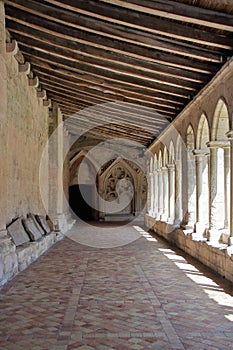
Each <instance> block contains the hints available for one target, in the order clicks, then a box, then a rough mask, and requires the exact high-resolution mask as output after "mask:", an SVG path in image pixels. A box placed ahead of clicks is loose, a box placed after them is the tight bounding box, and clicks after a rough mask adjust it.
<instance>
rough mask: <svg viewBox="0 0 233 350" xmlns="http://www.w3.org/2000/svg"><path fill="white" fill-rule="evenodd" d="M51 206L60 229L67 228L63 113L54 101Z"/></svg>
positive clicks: (63, 230) (50, 135) (50, 151)
mask: <svg viewBox="0 0 233 350" xmlns="http://www.w3.org/2000/svg"><path fill="white" fill-rule="evenodd" d="M49 120H50V125H49V149H48V153H49V208H48V214H49V216H50V218H51V219H52V221H53V222H54V225H55V228H56V230H58V231H62V232H65V231H66V230H67V222H66V216H65V213H64V193H63V162H64V156H63V137H64V135H63V123H62V114H61V111H60V109H59V107H58V105H57V104H56V103H54V105H53V108H52V111H51V112H50V116H49Z"/></svg>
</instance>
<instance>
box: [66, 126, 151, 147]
mask: <svg viewBox="0 0 233 350" xmlns="http://www.w3.org/2000/svg"><path fill="white" fill-rule="evenodd" d="M67 127H68V129H69V130H71V132H72V131H73V133H75V132H77V131H78V132H80V128H81V130H83V128H84V130H85V123H80V126H78V125H70V124H68V125H67ZM85 134H92V135H93V134H94V135H97V136H98V138H99V135H100V134H101V135H102V136H103V135H105V136H107V137H111V138H114V139H115V138H126V139H127V140H133V141H135V142H137V143H140V144H141V143H143V144H145V143H146V144H147V143H148V142H151V140H152V139H153V137H154V135H150V134H149V133H148V135H144V134H143V135H141V134H140V133H137V134H136V133H133V132H131V133H130V132H127V131H125V130H124V129H119V128H118V130H116V129H112V127H107V126H101V127H94V126H93V127H89V128H88V129H87V131H86V132H85V133H84V134H82V135H85ZM80 136H81V135H80Z"/></svg>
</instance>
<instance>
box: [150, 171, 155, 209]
mask: <svg viewBox="0 0 233 350" xmlns="http://www.w3.org/2000/svg"><path fill="white" fill-rule="evenodd" d="M150 181H151V210H150V215H151V216H154V196H155V194H154V174H153V172H151V174H150Z"/></svg>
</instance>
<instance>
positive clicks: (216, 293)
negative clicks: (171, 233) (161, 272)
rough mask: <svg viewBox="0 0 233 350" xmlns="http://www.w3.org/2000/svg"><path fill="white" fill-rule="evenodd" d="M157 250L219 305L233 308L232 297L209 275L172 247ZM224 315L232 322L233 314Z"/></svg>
mask: <svg viewBox="0 0 233 350" xmlns="http://www.w3.org/2000/svg"><path fill="white" fill-rule="evenodd" d="M159 250H160V251H161V252H162V253H163V254H164V255H165V256H166V257H167V258H168V259H169V260H172V261H173V262H174V264H175V265H176V266H177V267H178V268H179V269H180V270H182V271H183V272H184V273H185V275H186V276H187V277H188V278H190V279H191V280H192V281H193V282H195V283H196V284H198V285H199V286H200V287H201V288H202V289H203V291H204V292H205V293H206V294H207V295H208V297H209V298H210V299H213V300H214V301H215V302H217V303H218V304H219V305H222V306H228V307H231V308H233V297H232V296H230V295H229V294H227V293H225V291H224V290H223V288H221V287H220V286H219V285H218V284H217V283H216V282H214V281H213V280H212V279H211V278H210V277H207V276H204V275H203V273H202V272H201V271H200V270H198V269H197V268H196V267H195V266H193V265H191V264H189V263H188V262H187V261H186V260H185V258H183V257H182V256H180V255H177V254H176V253H175V251H173V250H172V249H164V248H159ZM225 317H226V318H227V319H228V320H229V321H232V322H233V314H228V315H225Z"/></svg>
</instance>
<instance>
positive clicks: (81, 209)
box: [69, 154, 99, 221]
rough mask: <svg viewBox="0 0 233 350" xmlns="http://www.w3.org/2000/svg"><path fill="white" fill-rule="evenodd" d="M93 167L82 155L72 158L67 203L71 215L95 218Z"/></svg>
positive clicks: (96, 217) (83, 218)
mask: <svg viewBox="0 0 233 350" xmlns="http://www.w3.org/2000/svg"><path fill="white" fill-rule="evenodd" d="M95 179H96V176H95V167H94V165H93V164H92V162H91V161H90V160H89V159H88V158H87V157H86V156H85V155H84V154H80V156H79V157H78V158H77V159H76V160H74V162H73V163H72V165H71V168H70V184H69V205H70V209H71V211H72V212H73V215H75V216H76V217H78V218H80V219H82V220H84V221H91V220H97V219H98V217H99V214H98V207H97V206H96V198H95V186H96V180H95Z"/></svg>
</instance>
